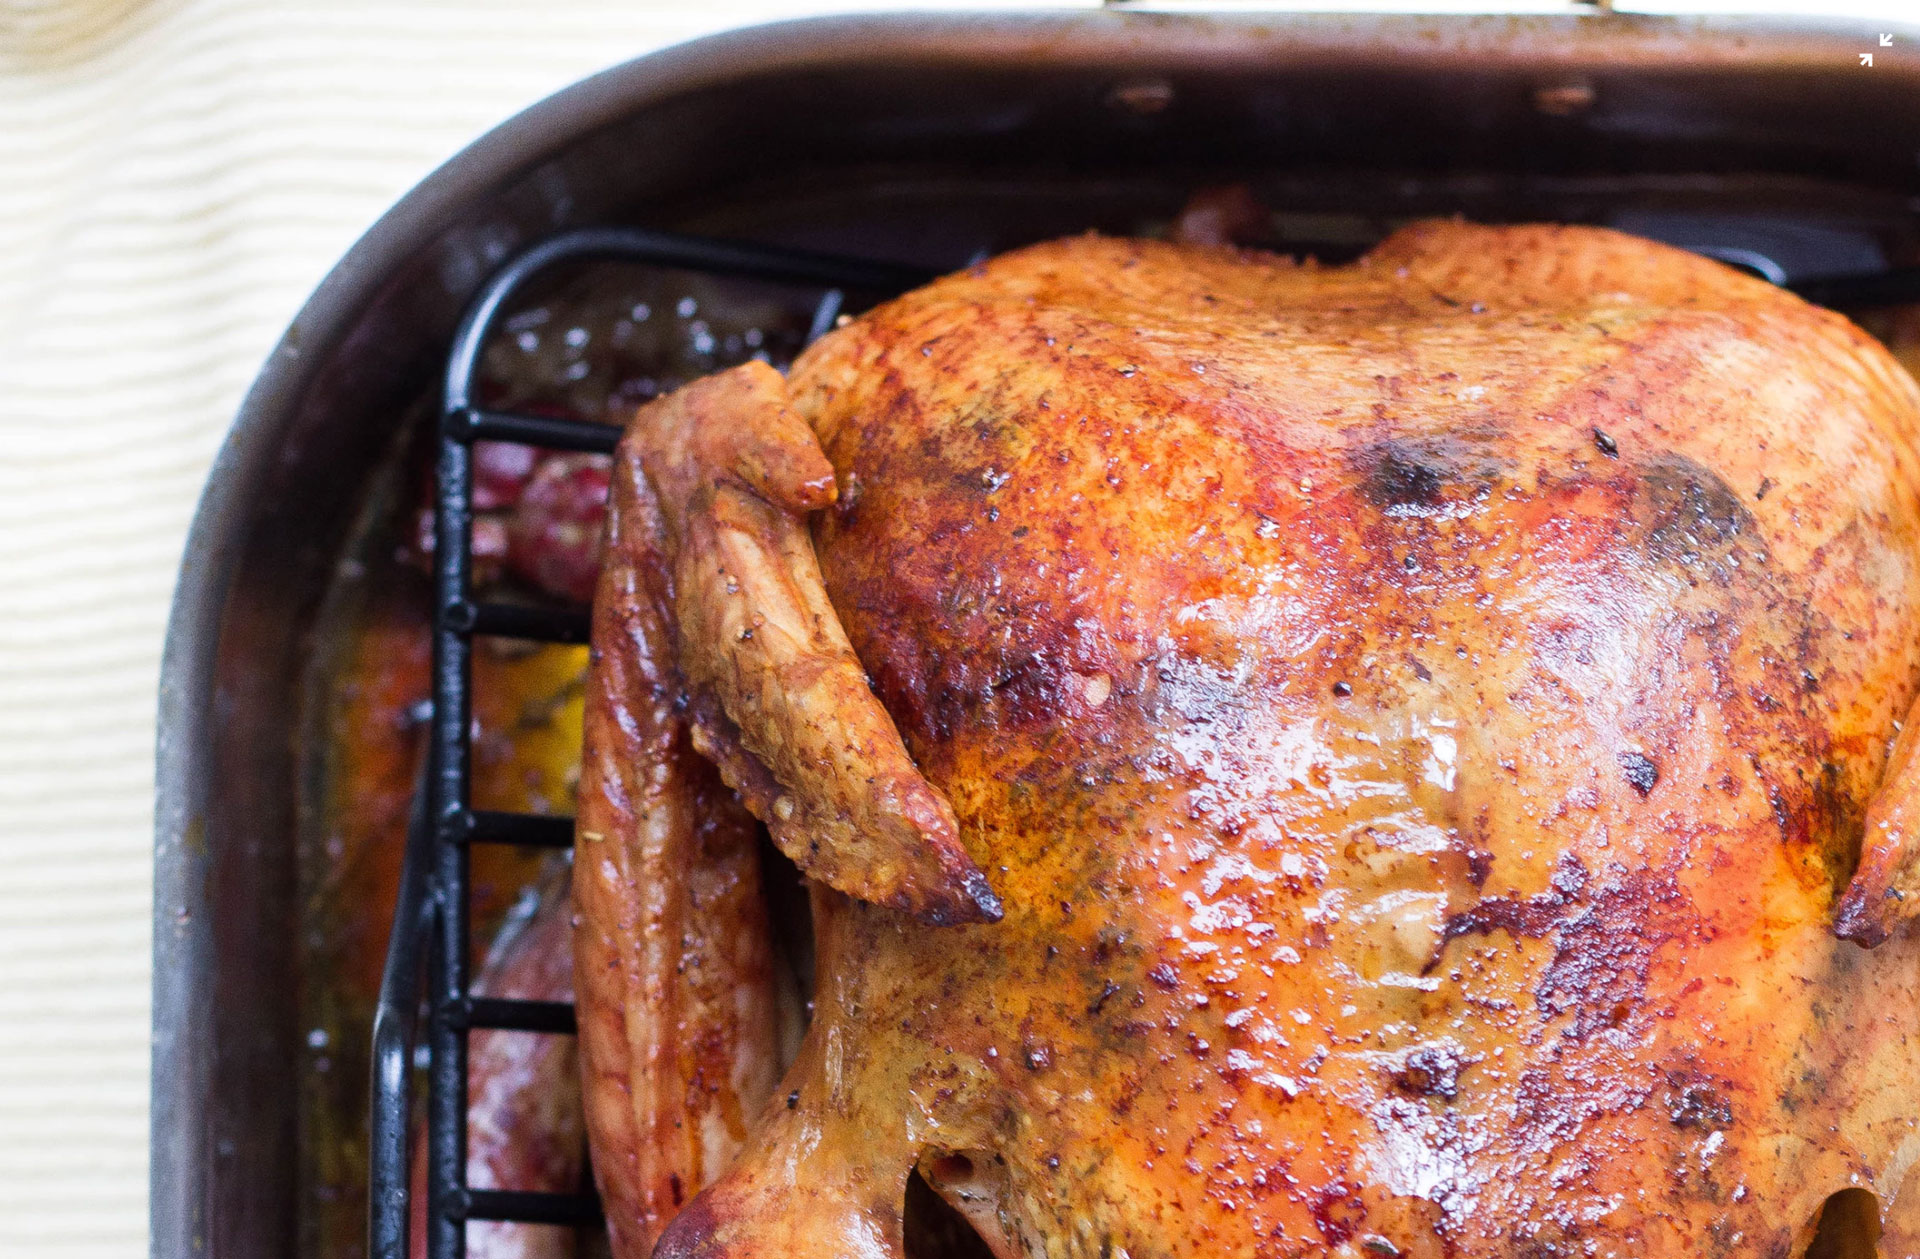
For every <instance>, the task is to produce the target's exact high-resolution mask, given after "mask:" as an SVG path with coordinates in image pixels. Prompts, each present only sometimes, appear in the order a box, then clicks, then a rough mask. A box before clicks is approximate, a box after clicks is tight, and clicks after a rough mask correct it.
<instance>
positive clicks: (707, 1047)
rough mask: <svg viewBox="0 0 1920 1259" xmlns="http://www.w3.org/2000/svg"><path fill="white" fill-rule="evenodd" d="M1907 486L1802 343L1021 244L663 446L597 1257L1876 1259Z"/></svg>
mask: <svg viewBox="0 0 1920 1259" xmlns="http://www.w3.org/2000/svg"><path fill="white" fill-rule="evenodd" d="M1917 440H1920V391H1917V390H1916V387H1915V385H1914V382H1913V381H1912V380H1911V379H1910V378H1909V377H1907V376H1906V375H1905V373H1904V372H1903V371H1902V370H1901V369H1900V368H1899V367H1898V366H1897V365H1896V364H1895V363H1894V361H1893V360H1892V359H1891V358H1890V357H1889V356H1888V355H1887V354H1886V353H1885V352H1884V351H1883V350H1881V349H1880V348H1879V347H1878V346H1877V345H1876V344H1875V343H1873V342H1872V341H1871V340H1870V339H1869V338H1867V337H1866V336H1865V335H1864V334H1863V333H1861V332H1859V331H1858V330H1857V329H1855V328H1854V327H1853V326H1852V325H1851V324H1849V323H1847V322H1846V321H1845V320H1844V319H1842V318H1840V317H1839V316H1837V315H1833V314H1830V313H1828V312H1825V311H1822V310H1818V309H1815V308H1813V307H1810V306H1808V305H1806V304H1804V303H1802V302H1800V301H1799V300H1797V299H1795V298H1793V297H1791V296H1789V295H1787V294H1784V293H1782V292H1781V291H1779V290H1776V289H1774V288H1772V287H1770V286H1769V285H1767V284H1764V283H1762V282H1760V281H1757V280H1752V279H1748V278H1745V277H1743V276H1741V275H1739V274H1736V273H1735V272H1733V271H1731V270H1728V269H1726V268H1723V267H1721V266H1719V265H1717V264H1715V263H1712V262H1708V261H1704V260H1702V259H1699V258H1696V257H1693V256H1690V255H1687V254H1683V253H1680V252H1677V251H1675V250H1671V249H1667V248H1664V247H1660V246H1656V245H1653V244H1649V243H1646V242H1644V241H1640V240H1636V239H1632V238H1629V237H1625V236H1620V235H1616V234H1612V233H1608V232H1604V231H1599V230H1591V229H1579V228H1556V227H1512V228H1483V227H1475V226H1469V225H1465V224H1459V223H1435V224H1426V225H1421V226H1416V227H1413V228H1410V229H1407V230H1405V231H1403V232H1401V233H1399V234H1398V235H1396V236H1394V237H1393V238H1391V239H1390V240H1388V241H1387V242H1386V243H1385V244H1383V245H1381V246H1380V247H1379V248H1377V249H1376V250H1374V251H1373V252H1372V253H1371V254H1369V255H1368V256H1367V257H1365V258H1364V259H1362V260H1360V261H1359V262H1358V263H1355V264H1354V265H1351V266H1345V267H1336V268H1316V267H1314V266H1311V265H1295V264H1292V263H1289V262H1287V261H1285V260H1283V259H1280V258H1276V257H1272V256H1268V255H1264V254H1253V253H1242V252H1236V251H1234V250H1231V249H1226V248H1214V249H1207V248H1192V247H1180V246H1174V245H1167V244H1159V243H1153V242H1139V241H1123V240H1113V239H1101V238H1095V237H1087V238H1081V239H1074V240H1066V241H1059V242H1055V243H1051V244H1045V245H1040V246H1036V247H1033V248H1029V249H1024V250H1021V251H1019V252H1016V253H1012V254H1009V255H1006V256H1003V257H1001V258H998V259H996V260H994V261H992V262H988V263H986V264H984V265H981V266H977V267H975V268H973V269H971V270H969V271H967V272H964V273H961V274H956V275H953V276H950V277H947V278H945V279H942V280H940V281H937V282H936V283H934V284H931V285H929V286H928V287H926V288H923V289H921V290H919V291H917V292H914V293H910V294H908V295H907V296H905V297H902V298H900V299H898V300H896V301H893V302H891V303H889V304H887V305H885V306H882V307H880V308H879V309H877V310H875V311H873V312H871V313H870V314H868V315H866V316H864V317H862V318H860V319H858V320H855V321H853V322H852V323H851V324H849V325H848V326H846V327H844V328H842V329H840V330H838V331H835V332H834V333H832V334H830V335H829V336H827V337H826V338H824V339H823V340H821V341H820V342H818V343H817V344H816V345H815V346H813V347H812V348H811V349H810V350H809V351H808V352H807V353H806V354H805V355H804V356H803V357H802V358H801V359H800V360H799V361H797V362H796V363H795V364H794V366H793V368H792V371H791V373H790V374H789V375H788V376H787V377H786V378H784V379H783V378H782V377H781V376H780V375H779V374H778V373H776V372H774V371H773V370H772V369H771V368H767V367H764V366H761V365H758V364H749V365H747V366H745V367H742V368H738V369H735V370H733V371H730V372H727V373H725V374H723V375H719V376H715V377H711V378H708V379H706V380H703V381H700V382H697V383H695V384H693V385H691V386H689V387H687V388H685V389H683V390H681V391H679V392H677V393H675V394H673V395H671V396H669V397H667V398H665V399H662V400H660V401H658V402H655V403H652V404H649V405H648V406H647V407H645V408H644V409H642V410H641V411H640V413H639V415H638V416H637V418H636V419H635V420H634V421H633V423H632V426H631V428H630V429H629V431H628V433H627V436H626V438H625V442H624V445H623V448H622V452H621V454H620V456H619V457H618V458H617V460H616V463H615V468H614V475H613V497H612V509H611V514H610V520H609V533H608V548H607V565H606V568H605V570H604V572H603V574H602V577H601V581H600V586H599V589H598V594H597V600H596V610H595V625H594V649H595V658H594V663H593V666H592V671H591V674H590V689H589V698H588V714H587V754H586V764H585V768H584V776H583V782H582V801H581V816H580V829H579V841H578V847H577V851H576V869H575V903H576V908H577V913H578V922H577V926H576V931H575V985H576V989H577V992H578V995H579V1001H580V1007H581V1020H582V1037H583V1039H582V1055H583V1060H584V1070H585V1077H584V1080H585V1096H586V1104H587V1122H588V1127H589V1131H590V1134H591V1137H592V1146H593V1158H594V1166H595V1170H596V1174H597V1176H598V1179H599V1184H600V1188H601V1192H602V1194H603V1197H604V1199H605V1202H606V1206H607V1211H608V1215H609V1220H610V1224H611V1226H612V1229H613V1235H614V1243H615V1250H616V1253H617V1254H618V1255H621V1256H626V1257H631V1259H638V1257H640V1256H645V1255H647V1254H648V1253H650V1252H651V1253H653V1254H656V1255H660V1256H671V1257H674V1259H690V1257H693V1256H701V1257H705V1259H721V1257H725V1259H747V1257H749V1256H751V1257H753V1259H773V1257H775V1256H780V1257H786V1259H810V1257H816V1256H817V1257H819V1259H827V1257H830V1256H831V1257H834V1259H841V1257H848V1256H871V1257H876V1259H877V1257H882V1256H887V1257H894V1256H899V1255H900V1254H901V1250H902V1241H901V1233H902V1206H901V1204H902V1198H903V1193H904V1192H905V1189H906V1186H907V1183H908V1178H909V1175H910V1173H912V1172H914V1171H915V1170H916V1169H917V1171H918V1172H919V1174H920V1175H921V1176H922V1177H924V1178H925V1179H926V1181H927V1182H928V1183H929V1184H930V1185H931V1186H932V1187H933V1189H934V1190H935V1191H936V1192H937V1193H939V1194H940V1195H941V1196H943V1197H944V1198H946V1199H947V1200H948V1201H949V1202H950V1203H952V1204H953V1205H954V1206H955V1207H957V1208H958V1209H959V1210H960V1211H961V1212H962V1213H964V1215H965V1216H966V1217H967V1218H968V1219H969V1220H970V1221H971V1222H972V1224H973V1226H974V1227H975V1228H976V1229H977V1231H978V1232H979V1234H980V1236H981V1237H982V1238H983V1239H984V1241H985V1242H986V1244H987V1246H988V1247H989V1248H990V1249H991V1250H992V1251H993V1253H994V1254H996V1255H998V1256H1001V1257H1002V1259H1012V1257H1013V1256H1042V1255H1044V1256H1062V1257H1065V1256H1087V1257H1089V1259H1091V1257H1094V1256H1100V1257H1103V1259H1104V1257H1112V1259H1118V1257H1120V1256H1128V1257H1130V1259H1147V1257H1148V1256H1156V1257H1158V1256H1274V1257H1276V1259H1277V1257H1282V1256H1285V1257H1294V1256H1342V1257H1346V1259H1362V1257H1366V1259H1391V1257H1392V1256H1419V1257H1422V1259H1425V1257H1428V1256H1432V1257H1436V1259H1437V1257H1439V1256H1447V1257H1449V1259H1481V1257H1485V1259H1495V1257H1499V1259H1519V1257H1544V1256H1576V1255H1577V1256H1618V1257H1621V1259H1625V1257H1628V1256H1631V1257H1634V1259H1669V1257H1670V1259H1682V1257H1686V1259H1694V1257H1697V1256H1754V1257H1762V1256H1766V1257H1773V1256H1781V1257H1785V1256H1796V1255H1800V1254H1802V1253H1804V1252H1805V1250H1806V1248H1807V1247H1808V1245H1809V1243H1810V1240H1811V1239H1812V1238H1813V1236H1814V1233H1815V1228H1816V1221H1817V1219H1818V1217H1820V1215H1821V1212H1822V1206H1823V1204H1824V1203H1827V1202H1828V1200H1829V1198H1830V1197H1831V1196H1833V1195H1836V1194H1840V1191H1851V1192H1850V1193H1848V1194H1841V1195H1840V1197H1837V1198H1834V1201H1835V1202H1836V1203H1852V1204H1853V1205H1852V1208H1851V1209H1852V1211H1853V1215H1852V1217H1850V1218H1851V1219H1852V1224H1851V1225H1849V1227H1850V1228H1852V1230H1853V1231H1852V1233H1850V1234H1847V1235H1846V1236H1842V1237H1841V1238H1840V1240H1839V1241H1836V1240H1834V1237H1832V1236H1830V1237H1828V1238H1827V1239H1826V1240H1824V1241H1822V1243H1821V1245H1823V1246H1826V1247H1828V1248H1829V1249H1831V1247H1833V1246H1835V1245H1841V1246H1847V1245H1851V1246H1855V1247H1860V1246H1865V1247H1867V1249H1866V1250H1857V1251H1854V1252H1846V1253H1862V1254H1865V1253H1871V1247H1872V1246H1873V1245H1874V1239H1875V1238H1876V1237H1877V1238H1878V1245H1879V1246H1880V1248H1881V1253H1883V1254H1885V1255H1891V1256H1907V1255H1913V1254H1920V1186H1917V1185H1916V1184H1915V1183H1914V1181H1915V1179H1916V1178H1915V1176H1914V1175H1913V1169H1914V1167H1915V1165H1916V1162H1920V943H1916V941H1915V939H1914V938H1913V937H1912V936H1908V935H1901V934H1896V932H1897V930H1898V928H1899V926H1900V924H1901V922H1902V920H1903V919H1905V918H1906V917H1908V916H1909V915H1910V914H1912V913H1913V912H1914V910H1915V909H1916V908H1920V861H1916V844H1920V839H1917V838H1916V836H1917V834H1920V832H1917V831H1916V826H1920V793H1917V791H1916V785H1917V784H1920V770H1917V769H1916V767H1915V764H1914V756H1915V752H1914V745H1913V743H1912V742H1911V741H1908V740H1904V739H1902V738H1899V737H1897V736H1898V735H1899V732H1900V729H1901V722H1902V719H1903V718H1904V717H1905V716H1906V713H1907V708H1908V705H1909V704H1910V703H1911V702H1912V701H1913V700H1914V698H1915V695H1916V690H1917V689H1920V499H1917V497H1916V494H1917V492H1920V461H1917V459H1920V446H1916V441H1917ZM762 826H764V828H765V833H766V834H768V835H770V836H771V838H772V840H773V842H774V844H775V845H776V846H777V847H778V848H779V850H780V851H781V852H784V853H785V854H787V856H788V857H790V858H792V860H793V861H794V862H795V863H797V864H798V866H799V869H800V870H801V871H802V872H803V873H804V874H805V875H806V876H807V877H808V879H809V880H810V886H811V897H812V914H813V932H814V939H815V943H816V955H815V957H814V958H813V961H812V1004H811V1021H810V1024H808V1025H807V1026H806V1030H805V1034H804V1039H803V1040H802V1039H799V1029H800V1027H801V1025H802V1022H803V1016H804V1012H803V1010H802V1009H801V1007H800V999H801V998H800V994H799V991H798V990H797V988H796V987H795V985H794V984H793V983H792V982H789V981H788V980H787V979H786V978H784V976H786V975H787V973H788V971H787V969H786V968H785V967H784V966H783V964H782V963H781V960H780V957H779V956H778V954H777V951H776V949H775V947H774V945H773V942H772V941H773V937H772V934H771V932H770V929H769V927H768V916H767V911H766V908H765V903H764V902H765V891H764V889H763V883H764V882H765V881H766V878H765V872H764V871H763V868H762V845H761V840H760V836H761V834H762V829H761V828H762ZM1867 1194H1871V1195H1874V1196H1873V1197H1872V1198H1867V1197H1866V1196H1865V1195H1867ZM1862 1203H1864V1204H1865V1205H1864V1206H1862V1205H1861V1204H1862ZM1837 1209H1838V1208H1835V1210H1837ZM1830 1214H1832V1211H1830ZM1827 1231H1828V1232H1830V1233H1831V1232H1832V1231H1833V1230H1832V1229H1828V1230H1827ZM1835 1253H1839V1252H1835Z"/></svg>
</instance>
